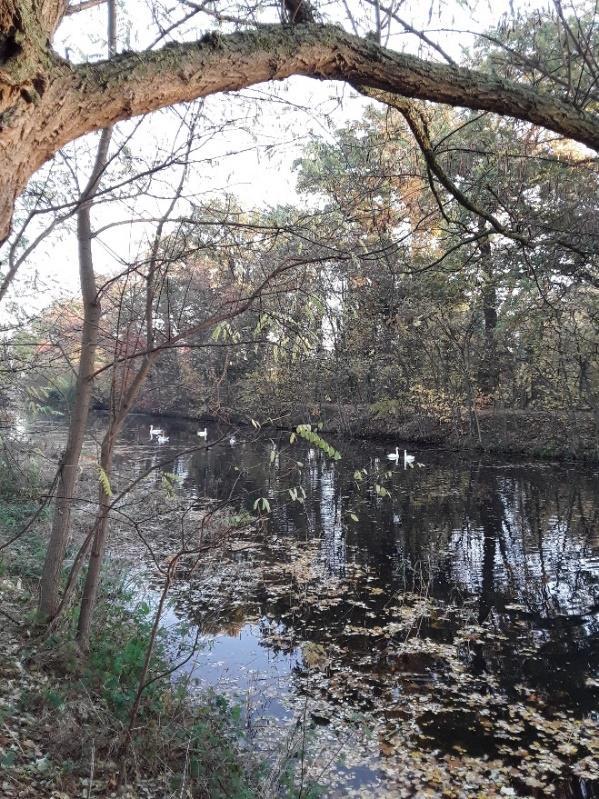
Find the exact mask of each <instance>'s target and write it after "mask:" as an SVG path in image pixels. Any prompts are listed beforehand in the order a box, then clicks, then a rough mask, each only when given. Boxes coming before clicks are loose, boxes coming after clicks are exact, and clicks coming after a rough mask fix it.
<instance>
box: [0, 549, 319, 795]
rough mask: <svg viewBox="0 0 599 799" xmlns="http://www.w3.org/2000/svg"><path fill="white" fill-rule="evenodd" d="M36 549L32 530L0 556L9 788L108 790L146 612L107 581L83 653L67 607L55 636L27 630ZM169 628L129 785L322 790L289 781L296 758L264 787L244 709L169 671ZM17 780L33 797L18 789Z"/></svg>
mask: <svg viewBox="0 0 599 799" xmlns="http://www.w3.org/2000/svg"><path fill="white" fill-rule="evenodd" d="M42 556H43V548H42V547H40V539H39V538H37V537H36V536H31V538H30V539H29V540H28V541H27V542H25V543H23V544H22V545H21V547H20V549H19V554H18V557H14V556H12V557H11V556H9V557H6V555H5V557H4V559H3V560H2V561H0V602H1V603H2V605H3V607H6V600H7V597H9V604H10V607H11V615H13V617H15V616H17V617H18V618H19V620H20V621H21V624H22V626H21V627H20V628H16V627H12V628H11V626H10V625H8V626H6V627H4V629H3V631H2V633H0V635H1V636H2V637H3V638H4V641H2V642H0V643H2V646H1V647H0V672H5V673H8V674H12V673H13V672H14V675H15V685H14V687H12V686H10V685H5V686H4V688H5V691H3V690H2V689H1V688H0V713H1V714H2V720H3V723H4V724H5V725H8V727H9V728H10V727H11V725H14V728H15V730H16V732H15V737H14V742H15V745H14V747H13V746H12V744H11V745H9V746H2V745H0V762H1V763H2V766H3V771H4V772H5V773H6V775H7V781H6V785H8V786H10V785H12V784H14V785H15V794H14V795H16V796H20V795H25V796H29V795H31V796H36V795H39V796H43V795H47V794H46V791H47V790H50V789H51V790H54V791H57V792H58V795H62V794H64V795H66V796H71V795H73V796H75V795H77V796H78V795H80V793H81V786H82V785H83V786H84V789H85V791H86V793H85V795H86V796H90V797H92V796H97V797H99V796H103V797H104V796H105V797H108V796H111V795H112V794H113V793H114V792H115V791H116V787H117V781H118V773H119V766H120V761H119V758H120V751H119V747H120V744H121V743H122V741H123V737H124V734H125V730H126V729H127V725H128V721H129V716H130V712H131V708H132V706H133V703H134V700H135V696H136V693H137V691H138V686H139V682H140V676H141V675H142V670H143V666H144V660H145V657H146V651H147V648H148V645H149V643H150V637H151V633H152V624H153V619H154V609H153V608H152V607H151V605H150V604H149V603H148V602H145V601H139V599H137V598H136V597H138V596H139V594H137V593H136V591H135V590H134V589H132V588H131V586H130V585H127V584H126V583H125V582H123V581H120V580H119V579H117V578H113V579H107V580H106V581H105V587H104V589H103V593H102V596H101V598H100V601H99V606H98V614H97V621H96V625H95V628H94V635H93V639H92V642H91V647H90V651H89V654H88V656H86V657H85V658H83V657H82V656H81V655H80V653H79V652H78V651H77V649H76V648H75V646H74V644H73V628H74V624H75V621H76V620H75V614H74V613H71V614H70V615H69V614H67V615H66V616H65V619H64V622H63V625H62V626H61V628H60V629H59V631H57V632H54V633H53V634H52V635H51V636H49V637H46V638H43V639H40V638H38V639H36V638H32V637H30V636H29V632H28V630H29V623H30V621H31V620H32V619H33V618H34V607H35V601H34V587H35V582H36V581H35V575H36V574H38V573H39V563H38V561H39V560H40V558H41V557H42ZM2 575H4V576H2ZM7 636H10V638H9V639H8V640H7ZM170 636H171V633H170V632H169V633H168V634H167V632H166V631H165V630H161V631H160V633H159V635H158V637H157V639H156V641H155V644H154V648H153V655H152V659H151V664H150V669H149V673H148V677H149V679H150V682H149V684H148V685H147V687H146V688H145V690H144V692H143V698H142V702H141V705H140V709H139V714H138V716H137V720H136V723H135V726H134V729H133V734H132V737H131V743H130V747H129V751H128V755H127V769H126V771H127V779H128V782H129V783H130V784H131V785H133V786H137V788H139V787H140V786H142V787H144V789H145V795H146V796H148V797H158V796H160V797H163V796H171V795H172V796H177V797H179V796H181V797H193V798H194V799H196V797H197V799H257V798H258V797H261V799H267V797H281V798H284V799H294V798H295V797H298V796H300V795H301V797H302V799H316V797H318V796H320V795H321V793H320V790H319V789H318V787H317V786H303V787H302V788H301V789H300V788H298V787H297V786H298V784H299V783H300V782H301V780H298V779H296V777H297V775H296V771H297V769H298V765H299V763H300V762H301V758H299V757H296V756H293V755H292V756H290V757H289V758H288V760H287V762H286V763H285V764H284V766H283V768H280V764H279V765H278V770H280V773H278V775H277V779H276V781H275V782H276V784H275V785H273V784H272V782H273V781H272V780H271V779H270V776H271V767H270V765H269V764H267V763H265V762H264V761H263V758H261V757H260V756H259V755H258V754H257V752H255V751H253V750H252V740H251V734H250V733H249V729H250V725H248V724H247V720H246V718H245V711H244V708H242V706H241V705H239V704H235V703H234V702H231V701H230V700H229V699H227V698H226V697H224V696H221V695H219V694H218V693H216V692H214V691H201V690H200V689H199V688H198V687H197V686H195V685H194V684H193V682H192V681H191V680H190V679H189V678H187V677H186V676H185V675H183V676H177V674H176V673H175V674H172V673H171V672H172V669H173V665H174V663H173V660H172V655H171V654H170V653H171V652H172V651H173V650H172V647H171V646H170V644H169V641H170V640H171V639H170ZM8 652H10V655H8V654H7V653H8ZM179 657H181V653H180V652H179ZM161 675H162V676H161ZM156 677H158V679H154V678H156ZM22 736H25V737H26V739H27V741H28V742H33V744H34V745H35V749H31V752H33V755H32V758H29V759H28V753H29V751H30V750H28V749H27V748H24V747H23V746H22V745H21V744H20V743H19V740H20V738H21V737H22ZM91 763H93V767H90V764H91ZM23 784H27V785H28V786H29V787H30V789H31V790H32V791H33V793H25V794H21V793H19V792H18V788H19V787H22V785H23ZM265 786H268V788H267V789H265ZM36 791H37V793H36ZM87 791H89V793H87ZM5 792H6V796H7V797H9V796H12V795H13V794H11V792H10V790H9V789H6V791H5ZM60 792H62V794H61V793H60ZM48 795H51V794H48Z"/></svg>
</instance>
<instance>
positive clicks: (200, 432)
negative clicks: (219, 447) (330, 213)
mask: <svg viewBox="0 0 599 799" xmlns="http://www.w3.org/2000/svg"><path fill="white" fill-rule="evenodd" d="M198 435H199V437H200V438H208V430H207V429H206V428H204V429H203V430H198Z"/></svg>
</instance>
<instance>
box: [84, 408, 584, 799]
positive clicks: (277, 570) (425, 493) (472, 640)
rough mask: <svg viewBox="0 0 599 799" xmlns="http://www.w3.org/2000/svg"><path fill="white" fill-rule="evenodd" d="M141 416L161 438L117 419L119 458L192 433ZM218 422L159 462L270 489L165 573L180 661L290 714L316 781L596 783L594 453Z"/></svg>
mask: <svg viewBox="0 0 599 799" xmlns="http://www.w3.org/2000/svg"><path fill="white" fill-rule="evenodd" d="M152 421H153V423H154V424H155V425H158V426H160V427H164V428H166V430H167V432H168V435H169V442H168V443H165V444H162V445H159V444H157V443H156V442H155V441H150V439H149V434H148V429H149V423H150V420H148V419H146V418H144V417H133V418H132V419H131V421H130V423H129V425H128V428H127V430H126V432H125V434H124V439H125V441H124V444H123V446H122V447H121V448H120V450H119V457H118V459H117V466H118V468H119V470H120V471H121V472H127V474H129V475H131V474H139V473H140V472H141V471H143V470H145V469H147V468H149V467H150V466H152V465H153V464H155V463H157V462H158V461H159V460H160V459H161V458H165V457H168V456H169V455H171V454H172V455H174V454H176V452H177V451H178V450H181V449H184V448H187V447H191V446H194V445H202V444H203V441H202V440H200V439H198V438H197V436H196V430H197V429H198V427H201V428H203V427H204V424H203V423H202V424H201V425H191V424H187V423H181V422H174V421H173V420H166V419H162V420H159V421H158V422H157V421H156V420H152ZM99 424H101V422H99ZM229 435H230V433H229V431H228V430H226V429H222V430H219V429H218V428H217V427H216V426H211V425H208V443H209V444H210V443H211V442H214V441H215V440H217V439H219V438H220V439H222V440H221V442H220V443H218V444H216V445H214V446H213V447H212V448H210V449H208V450H201V451H198V452H195V453H191V454H187V455H183V456H181V457H179V458H178V459H177V460H176V461H175V462H174V465H171V466H168V467H165V469H164V471H172V472H174V473H176V474H177V475H178V477H179V480H180V484H179V488H178V491H179V492H180V493H181V494H183V495H184V496H187V497H190V498H192V499H194V500H197V501H198V503H200V502H201V500H202V498H205V497H207V498H210V499H220V500H225V499H227V498H230V501H231V504H232V505H233V506H234V507H235V508H236V510H237V512H240V511H242V510H245V511H247V512H248V513H250V514H255V513H256V509H255V503H256V500H259V499H260V498H265V499H266V500H267V501H268V503H269V506H270V513H264V514H263V515H264V516H265V517H267V518H266V520H265V521H264V525H263V528H262V530H261V531H260V532H259V533H256V535H255V540H250V544H251V546H249V545H248V549H247V551H246V550H245V549H244V548H239V550H238V551H237V552H236V553H234V554H232V555H231V556H230V557H229V558H228V559H227V562H226V563H225V562H224V561H222V562H221V563H217V564H216V566H215V565H213V566H212V567H211V569H210V571H209V573H208V574H206V573H205V572H204V573H202V574H201V575H200V574H198V575H197V576H195V575H190V577H189V579H188V580H187V581H185V584H184V585H183V586H181V587H179V588H178V589H177V592H176V601H175V604H174V607H173V608H172V609H171V611H169V612H170V614H171V618H174V617H178V618H187V619H189V620H190V621H191V623H192V624H195V625H197V624H199V625H200V628H201V630H202V641H203V643H204V647H203V649H202V651H201V652H200V654H199V655H198V656H197V658H195V659H194V660H193V669H194V676H196V677H197V678H198V679H199V680H200V681H201V682H202V683H203V684H208V685H212V686H214V687H215V688H216V689H217V690H219V691H222V692H225V693H227V692H229V693H230V695H231V696H233V695H238V696H240V697H241V700H240V701H242V702H244V703H245V704H246V705H247V706H248V708H249V709H250V716H251V718H252V719H253V720H254V721H253V723H256V724H262V725H263V730H267V736H266V737H270V738H273V737H276V733H275V726H276V724H279V725H281V724H285V723H286V724H287V726H288V728H293V725H294V723H295V720H297V719H301V720H302V730H303V732H302V735H303V736H304V738H305V737H306V735H307V736H308V739H309V744H306V743H305V741H304V744H305V745H306V747H307V748H308V749H310V756H311V757H312V758H313V759H314V763H315V764H316V765H314V767H313V769H312V771H311V776H313V777H314V776H315V775H316V777H320V779H321V781H322V780H324V781H325V782H327V779H328V777H327V775H329V774H331V773H332V774H333V776H332V777H331V778H330V784H329V787H328V788H327V789H326V790H325V793H324V795H326V796H372V795H376V796H418V797H420V796H448V797H452V796H455V797H458V796H465V797H471V796H472V797H478V796H485V797H491V796H534V797H543V796H556V797H585V798H586V797H596V796H599V789H598V788H597V785H598V782H597V780H598V779H599V771H598V768H599V766H598V762H599V734H598V732H599V726H598V715H597V711H598V705H597V699H598V697H599V635H598V633H599V524H598V521H599V471H598V470H597V469H596V468H595V469H593V468H581V467H579V466H576V465H557V464H548V463H540V462H528V461H519V462H517V461H508V460H502V459H499V458H497V457H487V456H478V455H470V454H464V453H461V454H455V453H444V452H439V451H435V450H421V451H417V452H415V451H414V450H413V449H412V448H409V449H410V452H413V453H414V454H415V455H416V461H417V462H418V463H420V464H422V465H421V466H416V467H415V468H406V469H404V468H403V463H402V462H401V460H400V463H399V464H398V465H394V464H393V463H392V462H391V461H389V460H388V459H387V458H386V454H387V453H388V452H390V451H391V450H392V449H393V447H391V446H389V445H381V444H379V443H373V442H355V441H343V440H331V441H332V443H333V444H334V446H336V447H337V448H338V449H339V451H340V452H341V454H342V459H341V460H339V461H337V462H332V461H331V460H330V459H329V458H327V457H325V456H324V455H323V454H322V453H321V452H319V451H318V450H317V449H315V448H314V447H310V446H309V445H308V444H306V443H305V442H300V443H296V444H294V445H293V446H292V445H290V442H289V434H281V435H279V434H277V435H276V436H274V437H272V438H271V437H269V436H268V435H262V436H260V435H259V434H258V433H256V431H254V430H252V429H251V428H248V429H246V430H243V431H237V432H235V441H231V442H229ZM400 446H401V444H400ZM295 496H297V497H298V499H296V500H295V501H292V500H293V499H294V497H295ZM300 499H301V500H303V502H302V501H299V500H300ZM260 504H262V505H263V504H264V503H260ZM356 519H357V521H356ZM250 539H251V536H250ZM188 668H189V667H188ZM306 729H307V730H308V733H306ZM319 757H320V761H319V760H318V758H319ZM327 758H328V760H327ZM325 761H326V762H328V764H329V767H328V769H327V768H325V766H322V767H321V763H325Z"/></svg>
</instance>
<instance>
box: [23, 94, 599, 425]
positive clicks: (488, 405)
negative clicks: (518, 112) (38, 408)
mask: <svg viewBox="0 0 599 799" xmlns="http://www.w3.org/2000/svg"><path fill="white" fill-rule="evenodd" d="M407 113H408V116H407V117H406V116H405V115H404V116H402V114H400V113H398V112H396V111H394V110H393V111H387V112H385V113H381V112H377V111H374V110H371V111H370V112H369V113H368V114H367V115H366V117H365V118H364V119H363V120H361V121H359V122H356V123H354V124H352V125H351V126H349V127H347V128H344V129H342V130H339V131H338V132H337V134H336V136H335V140H334V142H333V143H325V142H324V141H318V140H315V141H313V142H311V143H310V144H309V145H308V147H307V148H306V152H305V156H304V157H303V158H302V159H301V160H300V161H298V162H297V164H296V173H297V180H298V187H299V190H300V192H301V197H302V204H303V207H304V208H306V209H312V210H302V209H301V208H300V207H287V208H279V209H276V210H274V211H272V212H269V213H265V212H258V211H255V212H251V211H249V212H248V211H244V210H243V209H242V208H241V207H239V205H238V204H236V203H235V202H234V200H233V199H232V198H230V199H229V200H228V201H227V202H223V203H222V204H220V205H218V206H214V205H213V206H209V207H208V206H203V207H200V208H197V209H196V211H195V214H194V216H193V218H189V219H185V220H180V221H179V223H178V226H177V230H176V232H175V233H171V234H169V235H168V236H167V237H166V238H165V239H164V240H163V242H162V244H161V250H160V257H159V260H160V266H159V268H158V272H159V277H157V280H158V282H159V285H160V290H159V292H158V297H157V305H156V335H157V343H158V346H160V342H161V341H162V343H163V345H164V352H163V353H162V354H161V357H160V360H159V361H158V362H157V364H156V366H155V367H154V368H153V370H152V372H151V374H150V376H149V379H148V383H147V386H146V388H145V389H144V391H143V394H142V395H141V396H140V397H139V399H138V400H137V405H136V407H137V408H138V409H139V410H147V411H150V412H161V413H165V412H166V413H177V412H178V413H181V412H183V413H185V414H189V415H202V414H211V415H217V416H218V415H221V414H224V415H226V414H237V415H243V414H245V415H249V416H252V417H256V418H259V419H261V420H262V421H264V420H265V419H267V418H268V417H272V418H273V419H279V420H282V421H284V420H285V419H287V421H289V419H290V418H291V417H290V414H291V415H292V418H296V417H301V416H302V415H304V416H305V415H306V414H307V415H309V416H310V415H311V416H312V417H313V418H315V417H318V416H319V415H320V414H323V413H324V414H325V415H326V413H327V409H331V408H334V409H335V413H337V414H338V415H339V414H340V416H341V421H343V418H344V414H345V416H352V417H355V415H356V414H357V415H358V417H359V418H361V419H363V420H368V419H379V420H381V419H383V420H386V421H387V423H388V425H389V430H392V429H393V423H394V420H395V421H396V420H397V419H400V418H405V417H406V415H409V414H420V415H425V416H427V417H431V418H434V419H437V420H441V421H444V420H445V421H447V420H451V419H456V418H461V416H462V415H463V414H466V416H469V418H470V422H472V415H473V414H474V415H475V414H476V413H478V412H479V411H486V410H487V411H488V410H489V409H494V410H496V411H497V410H506V409H511V410H539V411H541V410H542V411H563V412H567V413H570V414H576V413H578V412H586V413H588V414H591V415H592V416H593V417H594V420H595V424H596V425H597V429H598V430H599V340H598V337H597V330H598V329H599V325H598V321H599V320H598V313H599V311H598V304H597V294H598V286H599V277H598V274H599V273H598V272H597V218H598V217H597V214H596V202H597V199H596V198H597V196H598V195H597V189H598V188H599V186H598V183H599V177H598V174H597V165H596V162H595V161H593V160H591V159H588V158H587V156H586V154H585V153H584V152H583V151H582V148H580V147H578V146H576V145H566V144H565V143H564V142H563V140H555V139H554V137H549V136H547V134H544V133H542V132H540V131H539V130H531V129H530V128H525V127H524V126H522V125H521V124H520V123H515V122H513V121H508V120H500V121H498V120H489V119H488V118H486V117H477V116H474V115H472V114H466V113H458V112H455V111H442V112H436V113H434V114H432V113H431V114H429V113H428V112H427V115H426V116H424V115H420V117H419V119H418V122H419V125H420V126H421V129H422V130H425V131H426V136H427V137H429V139H430V140H431V141H433V140H434V141H436V142H438V145H435V153H434V161H432V162H427V160H426V159H424V160H423V159H422V157H421V154H420V152H419V151H418V149H417V147H416V145H415V144H414V143H413V139H412V138H411V135H410V131H409V130H408V123H409V121H410V119H411V120H412V121H414V117H413V116H410V114H413V113H415V112H414V111H413V110H410V109H409V108H408V111H407ZM406 120H408V121H406ZM433 168H434V169H435V170H436V175H438V176H439V177H436V175H435V174H433V172H432V171H431V170H432V169H433ZM466 197H467V198H468V199H467V203H468V204H469V205H470V207H465V202H466V199H465V198H466ZM265 281H266V282H265ZM262 284H264V285H263V287H262V288H261V291H260V298H259V301H258V302H255V303H254V304H253V306H252V307H251V308H250V309H247V311H246V312H245V313H243V314H240V315H237V316H235V318H228V317H229V311H230V310H231V309H233V308H236V307H238V306H239V303H240V302H242V301H243V299H244V298H245V297H247V296H249V295H250V294H251V293H252V292H255V291H256V288H257V287H258V286H262ZM107 286H108V288H107V290H106V292H105V299H104V301H103V304H104V315H103V319H102V322H101V331H100V355H99V357H98V368H99V369H100V370H101V369H102V365H107V364H110V363H111V361H112V358H113V357H114V356H115V355H116V357H117V359H121V362H122V363H121V365H120V366H119V369H120V370H121V371H122V370H125V371H127V369H128V368H129V367H130V365H131V361H129V360H127V359H132V360H135V358H136V357H139V353H142V352H143V351H144V347H145V346H146V342H145V340H144V336H143V334H141V333H140V332H139V327H140V319H143V314H144V280H143V278H141V277H139V275H136V274H133V275H129V276H128V279H127V283H126V286H125V287H124V288H123V286H121V285H120V284H118V283H112V282H109V283H108V284H107ZM219 311H220V316H222V320H221V321H218V322H217V323H216V325H213V326H211V327H210V328H209V329H206V330H204V331H203V332H201V333H199V334H195V335H193V336H191V337H186V338H185V340H184V341H178V342H177V345H176V346H172V344H171V343H172V338H173V335H179V333H180V332H181V331H183V330H185V329H192V328H194V327H197V326H198V325H200V326H201V324H202V322H203V320H205V319H207V318H209V317H210V318H212V317H214V316H215V314H216V316H218V315H219ZM231 316H234V314H231ZM79 318H80V313H79V312H78V311H77V306H76V303H75V304H74V305H73V307H72V308H71V309H70V311H69V313H65V309H64V306H62V305H61V307H60V308H55V309H53V310H52V309H51V310H50V311H49V312H48V313H47V314H46V316H45V318H44V320H43V323H42V325H41V327H40V329H39V331H38V333H39V335H40V339H39V341H40V343H39V344H36V345H35V346H34V351H35V356H34V357H35V358H38V359H40V358H41V360H42V361H44V360H46V361H47V359H48V355H50V361H49V362H48V365H47V367H46V368H45V369H44V370H43V372H42V376H40V375H39V374H38V375H37V376H36V381H37V383H38V387H40V388H41V387H43V386H44V385H46V386H54V388H53V389H50V394H51V396H52V397H53V398H54V399H56V398H57V395H58V394H59V393H60V391H64V390H65V389H66V390H67V393H68V385H69V382H70V381H72V378H70V377H69V370H68V367H67V366H66V363H65V362H64V360H63V361H62V365H61V358H60V352H61V351H62V353H63V355H64V353H65V350H69V349H70V350H71V356H72V357H74V356H75V354H76V351H77V347H78V343H77V342H78V328H79V326H80V325H79ZM57 347H60V350H58V349H57ZM108 374H109V372H108V371H106V372H101V374H100V375H99V377H98V380H97V384H96V388H95V395H96V402H97V404H98V405H99V406H101V407H106V404H107V401H108V391H109V386H110V381H109V377H108Z"/></svg>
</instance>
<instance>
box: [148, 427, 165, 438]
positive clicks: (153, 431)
mask: <svg viewBox="0 0 599 799" xmlns="http://www.w3.org/2000/svg"><path fill="white" fill-rule="evenodd" d="M163 433H164V430H161V429H160V427H154V425H152V424H151V425H150V438H153V437H154V436H161V435H162V434H163Z"/></svg>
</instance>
